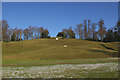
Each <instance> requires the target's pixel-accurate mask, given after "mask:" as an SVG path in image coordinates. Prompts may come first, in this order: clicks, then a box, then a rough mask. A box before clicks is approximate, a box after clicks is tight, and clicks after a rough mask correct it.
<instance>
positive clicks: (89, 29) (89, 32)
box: [88, 20, 91, 39]
mask: <svg viewBox="0 0 120 80" xmlns="http://www.w3.org/2000/svg"><path fill="white" fill-rule="evenodd" d="M90 38H91V28H90V20H88V39H90Z"/></svg>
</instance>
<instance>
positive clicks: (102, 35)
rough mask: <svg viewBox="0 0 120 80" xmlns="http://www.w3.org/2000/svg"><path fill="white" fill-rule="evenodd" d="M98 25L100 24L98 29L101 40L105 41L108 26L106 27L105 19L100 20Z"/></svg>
mask: <svg viewBox="0 0 120 80" xmlns="http://www.w3.org/2000/svg"><path fill="white" fill-rule="evenodd" d="M98 25H99V30H98V34H99V36H100V39H101V42H103V37H104V35H105V33H106V28H105V27H104V20H103V19H101V20H100V21H99V22H98Z"/></svg>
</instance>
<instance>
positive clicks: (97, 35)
mask: <svg viewBox="0 0 120 80" xmlns="http://www.w3.org/2000/svg"><path fill="white" fill-rule="evenodd" d="M119 32H120V21H118V22H117V23H116V24H115V26H114V27H112V28H110V29H108V30H107V29H106V27H105V26H104V20H103V19H100V20H99V21H98V23H94V22H92V21H91V20H84V21H83V23H80V24H77V25H76V27H73V28H72V27H69V28H64V29H62V31H61V32H58V34H57V35H56V37H62V38H74V39H75V38H76V37H77V38H79V39H85V40H96V41H97V40H101V42H103V41H104V42H105V41H106V42H108V41H119V37H120V33H119ZM40 38H50V34H49V31H48V29H47V28H46V29H44V28H43V27H37V26H31V25H30V26H28V28H26V29H17V28H14V29H13V28H10V26H9V25H8V23H7V21H6V20H3V21H2V40H3V41H22V40H31V39H40Z"/></svg>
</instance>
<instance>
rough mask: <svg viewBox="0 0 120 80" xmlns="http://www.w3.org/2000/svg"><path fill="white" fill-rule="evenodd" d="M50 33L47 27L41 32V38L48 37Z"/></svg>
mask: <svg viewBox="0 0 120 80" xmlns="http://www.w3.org/2000/svg"><path fill="white" fill-rule="evenodd" d="M48 34H49V31H48V30H47V28H46V29H45V30H44V31H43V33H42V34H41V38H48Z"/></svg>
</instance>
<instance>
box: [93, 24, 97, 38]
mask: <svg viewBox="0 0 120 80" xmlns="http://www.w3.org/2000/svg"><path fill="white" fill-rule="evenodd" d="M95 30H96V24H95V23H92V35H93V40H95Z"/></svg>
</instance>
